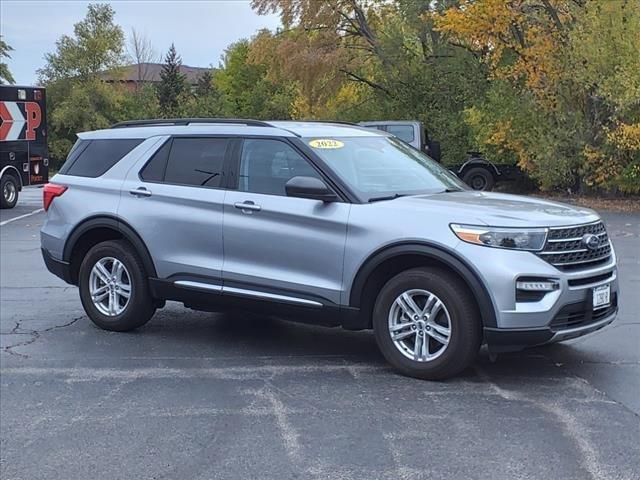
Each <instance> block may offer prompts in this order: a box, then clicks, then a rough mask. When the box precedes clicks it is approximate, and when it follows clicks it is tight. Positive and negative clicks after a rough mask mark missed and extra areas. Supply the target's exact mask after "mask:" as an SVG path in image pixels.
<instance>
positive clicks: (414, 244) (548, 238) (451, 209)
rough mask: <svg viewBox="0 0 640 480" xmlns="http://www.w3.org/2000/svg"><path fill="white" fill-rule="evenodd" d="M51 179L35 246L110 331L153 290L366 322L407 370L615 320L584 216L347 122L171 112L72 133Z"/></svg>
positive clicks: (200, 304) (612, 281)
mask: <svg viewBox="0 0 640 480" xmlns="http://www.w3.org/2000/svg"><path fill="white" fill-rule="evenodd" d="M78 137H79V139H78V141H77V143H76V145H75V146H74V148H73V150H72V151H71V153H70V154H69V157H68V159H67V161H66V163H65V164H64V166H63V167H62V169H61V170H60V172H59V173H58V174H57V175H56V176H55V177H54V178H53V179H52V183H50V184H48V185H47V186H46V187H45V189H44V207H45V209H46V210H47V218H46V221H45V223H44V225H43V227H42V232H41V240H42V254H43V256H44V260H45V263H46V265H47V267H48V269H49V270H50V271H51V272H53V273H54V274H56V275H58V276H59V277H61V278H63V279H64V280H65V281H67V282H68V283H70V284H74V285H78V287H79V290H80V299H81V301H82V304H83V306H84V309H85V310H86V312H87V315H88V316H89V317H90V318H91V319H92V320H93V322H94V323H96V324H97V325H98V326H100V327H102V328H105V329H108V330H116V331H125V330H131V329H134V328H136V327H140V326H141V325H144V324H145V323H146V322H147V321H149V319H150V318H151V317H152V316H153V314H154V312H155V310H156V309H157V308H162V307H163V306H164V304H165V301H166V300H175V301H179V302H182V303H184V305H185V306H187V307H190V308H193V309H197V310H208V311H220V310H222V309H229V308H231V309H234V308H241V309H257V310H258V311H259V312H261V313H268V314H275V315H278V316H280V317H283V318H288V319H293V320H297V321H303V322H313V323H319V324H323V325H327V326H342V327H344V328H346V329H350V330H356V329H369V328H373V330H374V332H375V338H376V341H377V343H378V345H379V347H380V350H381V351H382V353H383V355H384V356H385V358H386V359H387V360H388V361H389V362H390V363H391V364H392V365H393V366H394V367H395V368H396V369H398V370H399V371H400V372H402V373H404V374H406V375H411V376H415V377H420V378H427V379H440V378H445V377H449V376H452V375H455V374H457V373H458V372H460V371H462V370H463V369H464V368H465V367H467V366H468V365H470V364H471V363H472V362H473V360H474V357H475V356H476V354H477V352H478V349H479V348H480V346H481V345H482V344H483V342H485V343H487V344H488V348H489V350H490V352H502V351H509V350H518V349H521V348H524V347H525V346H531V345H540V344H544V343H549V342H556V341H562V340H567V339H570V338H575V337H578V336H581V335H584V334H587V333H590V332H593V331H595V330H598V329H600V328H602V327H604V326H605V325H607V324H609V323H610V322H611V321H613V319H614V317H615V315H616V312H617V310H618V304H617V302H618V282H617V271H616V259H615V254H614V251H613V249H612V246H611V243H610V241H609V238H608V237H607V232H606V230H605V226H604V225H603V223H602V221H601V220H600V218H599V217H598V215H597V214H596V213H595V212H593V211H591V210H588V209H585V208H580V207H573V206H568V205H562V204H559V203H553V202H548V201H543V200H538V199H533V198H526V197H520V196H514V195H506V194H498V193H485V192H476V191H471V190H469V189H468V188H467V187H466V186H465V185H464V184H463V183H462V182H461V181H460V180H458V179H457V177H455V176H454V175H453V174H451V173H450V172H449V171H447V170H446V169H444V168H442V167H440V166H439V165H438V164H437V163H436V162H434V161H432V160H431V159H430V158H429V157H427V156H426V155H425V154H423V153H421V152H419V151H418V150H416V149H413V148H412V147H410V146H408V145H407V144H405V143H403V142H401V141H399V140H397V139H395V138H394V137H393V136H390V135H388V134H386V133H384V132H380V131H376V130H372V129H367V128H361V127H358V126H355V125H350V124H339V123H315V122H260V121H255V120H228V119H223V120H221V119H181V120H148V121H138V122H127V123H121V124H117V125H115V126H114V127H113V128H111V129H107V130H100V131H95V132H87V133H81V134H79V135H78Z"/></svg>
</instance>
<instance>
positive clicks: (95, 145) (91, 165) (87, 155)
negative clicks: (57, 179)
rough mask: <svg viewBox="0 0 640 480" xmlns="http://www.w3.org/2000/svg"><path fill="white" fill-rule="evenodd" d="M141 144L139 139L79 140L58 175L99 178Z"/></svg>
mask: <svg viewBox="0 0 640 480" xmlns="http://www.w3.org/2000/svg"><path fill="white" fill-rule="evenodd" d="M142 142H143V139H141V138H135V139H102V140H81V141H80V142H79V143H77V144H76V145H75V146H74V147H73V149H72V151H71V153H70V154H69V156H68V157H67V160H66V162H64V165H63V166H62V168H61V169H60V173H61V174H63V175H73V176H77V177H91V178H95V177H99V176H101V175H103V174H104V173H106V171H107V170H109V169H110V168H111V167H113V166H114V165H115V164H116V163H118V161H120V160H121V159H122V158H123V157H124V156H125V155H127V154H128V153H129V152H130V151H131V150H133V149H134V148H136V147H137V146H138V145H140V144H141V143H142Z"/></svg>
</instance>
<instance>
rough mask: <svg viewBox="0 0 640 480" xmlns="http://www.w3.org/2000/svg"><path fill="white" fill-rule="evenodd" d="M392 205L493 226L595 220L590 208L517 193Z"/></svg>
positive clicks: (432, 197)
mask: <svg viewBox="0 0 640 480" xmlns="http://www.w3.org/2000/svg"><path fill="white" fill-rule="evenodd" d="M390 203H393V204H394V206H395V207H399V206H400V205H404V206H405V207H406V208H410V209H413V208H417V209H420V210H422V211H425V210H426V211H433V212H434V213H437V214H439V215H442V216H446V217H448V219H449V221H450V222H452V223H469V224H476V225H490V226H492V227H556V226H563V225H576V224H581V223H589V222H595V221H597V220H599V218H600V217H599V216H598V214H597V213H596V212H594V211H593V210H590V209H588V208H583V207H577V206H573V205H566V204H564V203H558V202H551V201H548V200H541V199H537V198H532V197H523V196H520V195H509V194H504V193H492V192H476V191H464V192H451V193H437V194H425V195H414V196H411V197H401V198H398V199H396V200H393V201H392V202H390Z"/></svg>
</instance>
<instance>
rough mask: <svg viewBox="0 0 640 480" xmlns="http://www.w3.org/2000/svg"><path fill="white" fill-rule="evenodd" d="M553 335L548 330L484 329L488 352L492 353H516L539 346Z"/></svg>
mask: <svg viewBox="0 0 640 480" xmlns="http://www.w3.org/2000/svg"><path fill="white" fill-rule="evenodd" d="M553 335H554V333H553V332H552V331H551V329H550V328H547V327H544V328H538V329H528V330H525V329H515V328H514V329H500V328H486V327H485V329H484V338H485V341H486V342H487V346H488V347H489V350H490V351H491V352H493V353H501V352H517V351H519V350H523V349H525V348H526V347H532V346H535V345H541V344H543V343H546V342H548V341H549V340H551V338H552V337H553Z"/></svg>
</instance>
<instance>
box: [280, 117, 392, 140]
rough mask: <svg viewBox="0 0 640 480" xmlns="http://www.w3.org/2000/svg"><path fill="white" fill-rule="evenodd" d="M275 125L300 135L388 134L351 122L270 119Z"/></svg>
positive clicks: (373, 135)
mask: <svg viewBox="0 0 640 480" xmlns="http://www.w3.org/2000/svg"><path fill="white" fill-rule="evenodd" d="M268 123H269V124H271V125H273V126H274V127H278V128H282V129H285V130H288V131H290V132H293V133H295V134H296V135H298V136H300V137H324V136H326V137H380V136H388V134H386V133H384V132H381V131H379V130H373V129H371V128H365V127H361V126H359V125H355V124H350V123H339V122H337V123H334V122H309V121H307V122H305V121H294V120H291V121H275V122H273V121H270V122H268Z"/></svg>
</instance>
